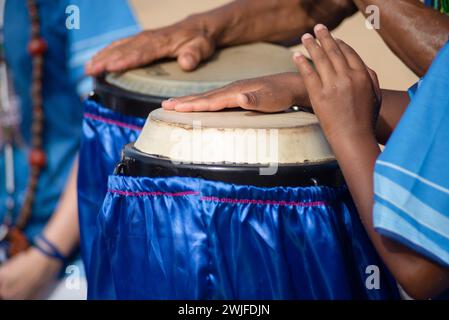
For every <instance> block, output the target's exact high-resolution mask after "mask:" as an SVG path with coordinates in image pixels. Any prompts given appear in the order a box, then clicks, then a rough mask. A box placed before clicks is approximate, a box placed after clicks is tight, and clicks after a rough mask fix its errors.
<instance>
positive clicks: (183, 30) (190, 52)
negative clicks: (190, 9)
mask: <svg viewBox="0 0 449 320" xmlns="http://www.w3.org/2000/svg"><path fill="white" fill-rule="evenodd" d="M205 29H206V28H205V27H204V26H203V25H202V24H201V23H197V22H196V20H194V19H187V20H185V21H183V22H180V23H178V24H175V25H172V26H169V27H165V28H161V29H157V30H148V31H143V32H141V33H139V34H137V35H135V36H132V37H129V38H125V39H122V40H118V41H116V42H114V43H112V44H111V45H109V46H108V47H106V48H105V49H103V50H102V51H100V52H99V53H98V54H96V55H95V56H94V57H93V59H92V60H91V61H90V62H88V63H87V65H86V73H87V74H88V75H91V76H97V75H99V74H101V73H103V72H119V71H124V70H126V69H130V68H134V67H138V66H142V65H145V64H148V63H151V62H153V61H155V60H158V59H161V58H167V57H169V58H177V59H178V63H179V65H180V67H181V68H182V69H183V70H185V71H191V70H193V69H195V68H196V67H197V66H198V64H199V63H200V62H201V61H202V60H205V59H207V58H209V57H210V56H211V55H212V54H213V53H214V51H215V43H214V40H213V38H212V35H210V34H209V33H208V32H207V30H205Z"/></svg>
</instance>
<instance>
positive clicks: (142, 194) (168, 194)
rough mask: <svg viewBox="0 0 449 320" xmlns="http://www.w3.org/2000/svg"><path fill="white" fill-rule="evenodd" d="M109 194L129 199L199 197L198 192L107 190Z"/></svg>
mask: <svg viewBox="0 0 449 320" xmlns="http://www.w3.org/2000/svg"><path fill="white" fill-rule="evenodd" d="M108 192H109V193H114V194H118V195H121V196H129V197H161V196H163V197H183V196H196V195H199V194H200V193H199V192H196V191H184V192H174V193H173V192H160V191H153V192H131V191H122V190H111V189H110V190H108Z"/></svg>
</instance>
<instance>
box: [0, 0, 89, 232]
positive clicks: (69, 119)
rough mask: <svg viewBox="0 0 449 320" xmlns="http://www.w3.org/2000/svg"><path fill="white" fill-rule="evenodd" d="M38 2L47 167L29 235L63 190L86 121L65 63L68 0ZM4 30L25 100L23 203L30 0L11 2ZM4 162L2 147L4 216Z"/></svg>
mask: <svg viewBox="0 0 449 320" xmlns="http://www.w3.org/2000/svg"><path fill="white" fill-rule="evenodd" d="M37 4H38V7H39V15H40V17H41V19H40V20H41V33H42V36H43V38H44V39H45V40H46V41H47V43H48V52H47V53H46V54H45V56H44V73H43V107H44V113H45V125H44V135H43V141H44V149H45V152H46V153H47V166H46V167H45V169H44V170H43V172H42V175H41V177H40V178H39V184H38V187H37V192H36V196H35V203H34V207H33V215H32V218H31V220H30V221H29V225H28V227H27V228H26V234H27V236H28V237H30V238H32V237H34V235H36V234H37V233H39V232H40V231H41V230H42V228H43V227H44V226H45V224H46V223H47V221H48V220H49V218H50V216H51V215H52V213H53V212H54V210H55V207H56V204H57V203H58V200H59V197H60V195H61V192H62V191H63V190H64V187H65V183H66V179H67V176H68V172H69V170H70V169H71V167H72V164H73V161H74V159H75V155H76V152H77V149H78V146H79V141H80V136H81V121H82V105H81V101H80V99H79V97H78V96H77V94H76V92H75V90H74V89H73V88H74V86H75V85H74V83H72V82H70V80H69V76H68V73H69V69H68V68H67V64H66V61H67V60H66V58H67V55H68V53H67V50H66V48H67V44H68V39H67V29H66V28H64V27H63V26H65V15H64V13H65V7H66V5H67V1H61V0H37ZM57 26H59V27H57ZM4 32H5V52H6V59H7V63H8V66H9V70H10V71H11V73H12V77H13V82H14V87H15V90H16V93H17V95H18V96H19V97H20V100H21V101H20V102H21V103H20V108H21V116H22V123H21V127H20V133H21V136H22V138H23V141H22V143H21V144H20V145H16V147H15V150H14V158H15V162H14V164H15V183H16V190H17V194H16V202H17V204H18V206H20V205H21V204H22V202H23V198H24V194H25V189H26V185H27V180H28V174H29V165H28V151H29V148H30V144H31V121H32V106H31V96H30V90H31V58H30V56H29V54H28V53H27V46H28V42H29V40H30V33H31V26H30V18H29V14H28V9H27V3H26V1H6V7H5V26H4ZM4 166H5V163H4V154H3V152H1V154H0V172H1V174H0V219H3V215H4V213H5V201H6V190H5V175H4V174H3V172H4ZM17 209H18V208H17ZM16 211H18V210H16ZM16 215H17V212H16Z"/></svg>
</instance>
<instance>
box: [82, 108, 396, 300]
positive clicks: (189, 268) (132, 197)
mask: <svg viewBox="0 0 449 320" xmlns="http://www.w3.org/2000/svg"><path fill="white" fill-rule="evenodd" d="M119 167H121V168H122V169H121V170H120V171H119V174H116V175H111V176H109V182H108V191H107V195H106V198H105V200H104V203H103V207H102V209H101V212H100V213H99V216H98V225H97V228H98V232H97V233H96V235H95V239H94V244H93V249H92V259H91V262H90V269H89V273H88V281H89V298H90V299H187V300H195V299H269V300H270V299H397V298H398V292H397V287H396V284H395V282H394V280H393V279H392V277H391V276H390V274H389V273H388V271H387V270H386V268H385V267H384V265H383V264H382V262H381V260H380V259H379V257H378V255H377V253H376V251H375V250H374V248H373V246H372V245H371V243H370V240H369V239H368V237H367V235H366V233H365V231H364V228H363V226H362V224H361V221H360V219H359V217H358V214H357V211H356V209H355V207H354V204H353V202H352V200H351V197H350V195H349V193H348V190H347V188H346V187H345V185H344V183H342V182H341V181H339V179H338V176H339V175H338V173H339V170H338V166H337V165H336V161H335V159H334V156H333V154H332V150H331V148H330V146H329V145H328V143H327V141H326V139H325V137H324V135H323V133H322V131H321V128H320V126H319V123H318V121H317V119H316V117H315V116H314V115H311V114H308V113H304V112H285V113H280V114H274V115H267V114H258V113H253V112H246V111H231V112H219V113H193V114H180V113H174V112H168V111H163V110H161V109H159V110H155V111H153V112H152V113H151V114H150V116H149V118H148V120H147V123H146V125H145V127H144V129H143V131H142V132H141V134H140V136H139V138H138V140H137V141H136V143H135V144H130V145H128V146H126V147H125V149H124V155H123V159H122V162H121V164H120V166H119ZM319 168H322V170H319ZM251 181H253V182H254V183H251Z"/></svg>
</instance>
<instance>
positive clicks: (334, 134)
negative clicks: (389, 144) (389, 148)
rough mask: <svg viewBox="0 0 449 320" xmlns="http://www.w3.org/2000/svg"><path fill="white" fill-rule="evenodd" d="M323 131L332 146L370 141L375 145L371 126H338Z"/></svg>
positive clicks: (374, 136)
mask: <svg viewBox="0 0 449 320" xmlns="http://www.w3.org/2000/svg"><path fill="white" fill-rule="evenodd" d="M324 133H325V135H326V137H327V139H328V141H329V143H330V144H331V145H332V146H333V147H334V146H338V145H341V144H348V143H350V144H358V143H362V144H366V143H372V144H375V145H377V140H376V135H375V133H374V130H373V129H371V128H365V127H362V126H360V127H359V126H353V127H351V126H347V127H346V128H338V129H335V130H332V131H330V130H326V129H324Z"/></svg>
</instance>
